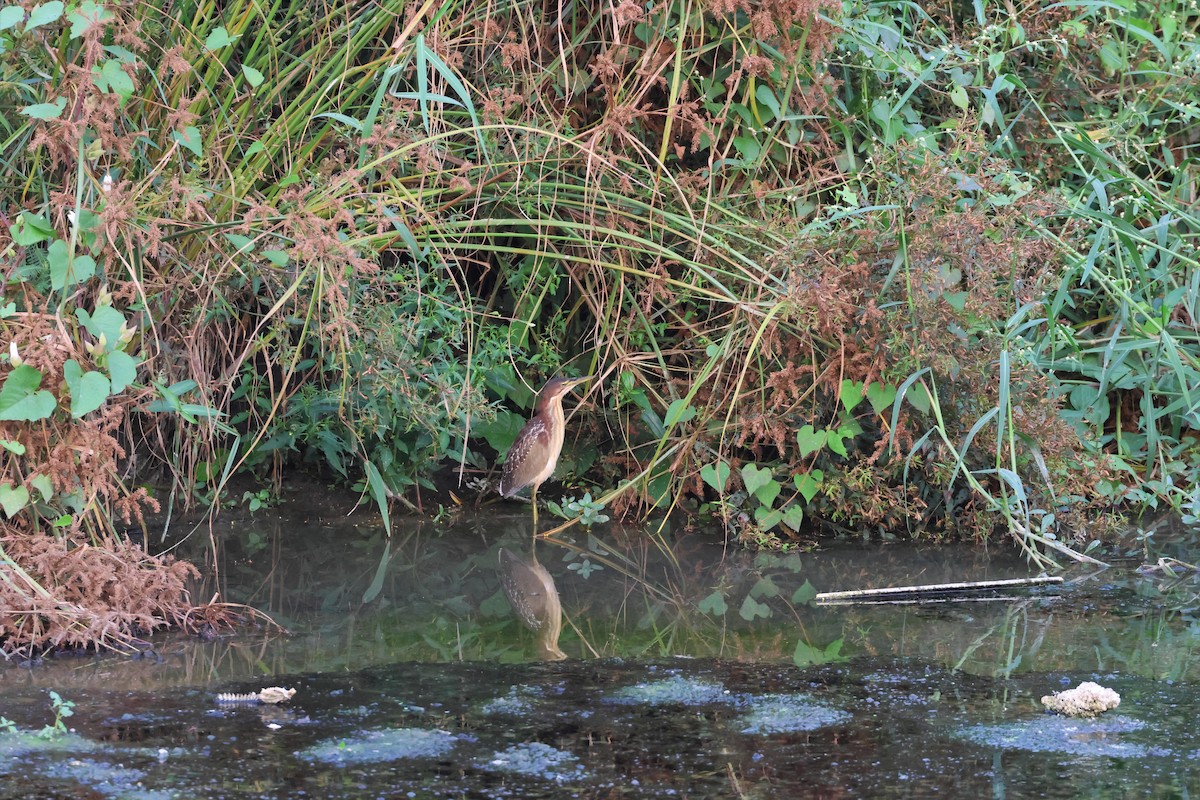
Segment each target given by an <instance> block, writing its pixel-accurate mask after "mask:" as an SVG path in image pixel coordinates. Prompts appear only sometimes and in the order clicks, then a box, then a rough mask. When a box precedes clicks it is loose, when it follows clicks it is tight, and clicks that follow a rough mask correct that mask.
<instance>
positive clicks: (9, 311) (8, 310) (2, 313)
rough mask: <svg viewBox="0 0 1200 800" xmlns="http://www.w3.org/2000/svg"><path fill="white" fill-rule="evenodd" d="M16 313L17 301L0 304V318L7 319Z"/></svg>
mask: <svg viewBox="0 0 1200 800" xmlns="http://www.w3.org/2000/svg"><path fill="white" fill-rule="evenodd" d="M15 313H17V304H16V303H5V304H4V305H2V306H0V319H7V318H8V317H11V316H12V315H13V314H15Z"/></svg>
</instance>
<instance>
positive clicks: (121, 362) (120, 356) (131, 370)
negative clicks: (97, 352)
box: [108, 350, 138, 394]
mask: <svg viewBox="0 0 1200 800" xmlns="http://www.w3.org/2000/svg"><path fill="white" fill-rule="evenodd" d="M137 365H138V361H137V359H136V358H134V357H133V356H131V355H129V354H128V353H126V352H123V351H121V350H114V351H112V352H111V353H109V354H108V378H109V380H110V381H112V393H113V394H117V393H118V392H123V391H125V387H127V386H129V384H131V383H133V382H134V380H136V379H137Z"/></svg>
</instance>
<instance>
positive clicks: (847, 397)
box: [838, 380, 863, 411]
mask: <svg viewBox="0 0 1200 800" xmlns="http://www.w3.org/2000/svg"><path fill="white" fill-rule="evenodd" d="M838 395H839V398H840V399H841V401H842V407H843V408H845V409H846V410H847V411H853V410H854V409H855V408H856V407H857V406H858V404H859V403H861V402H862V401H863V385H862V381H851V380H844V381H842V387H841V391H840V392H839V393H838Z"/></svg>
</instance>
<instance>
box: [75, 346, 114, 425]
mask: <svg viewBox="0 0 1200 800" xmlns="http://www.w3.org/2000/svg"><path fill="white" fill-rule="evenodd" d="M63 377H64V378H65V379H66V381H67V389H69V390H70V392H71V416H73V417H75V418H76V419H78V418H79V417H82V416H83V415H84V414H88V413H90V412H92V411H95V410H96V409H97V408H99V407H100V406H102V405H104V401H105V400H107V399H108V395H109V389H110V388H111V384H109V382H108V378H106V377H104V376H103V375H101V374H100V373H99V372H95V371H94V370H91V371H88V372H84V371H83V367H81V366H79V362H78V361H76V360H75V359H73V358H72V359H71V360H70V361H68V362H67V363H66V364H63Z"/></svg>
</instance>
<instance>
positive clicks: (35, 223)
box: [8, 211, 54, 247]
mask: <svg viewBox="0 0 1200 800" xmlns="http://www.w3.org/2000/svg"><path fill="white" fill-rule="evenodd" d="M8 232H9V233H10V234H12V238H13V242H15V243H16V244H17V245H19V246H21V247H29V246H30V245H32V244H37V243H38V242H44V241H46V240H47V239H53V238H54V226H53V225H51V224H50V220H48V219H46V218H45V217H41V216H38V215H36V214H31V213H30V212H28V211H22V212H21V216H19V217H17V221H16V222H14V223H13V224H12V225H10V226H9V228H8Z"/></svg>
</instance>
